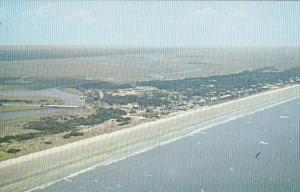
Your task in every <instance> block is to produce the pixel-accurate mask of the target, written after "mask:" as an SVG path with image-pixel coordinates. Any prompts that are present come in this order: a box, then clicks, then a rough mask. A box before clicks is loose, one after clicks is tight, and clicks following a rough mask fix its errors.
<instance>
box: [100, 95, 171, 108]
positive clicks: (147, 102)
mask: <svg viewBox="0 0 300 192" xmlns="http://www.w3.org/2000/svg"><path fill="white" fill-rule="evenodd" d="M101 101H102V102H106V103H108V104H110V105H112V104H119V105H127V104H129V103H136V104H138V105H140V106H143V107H144V108H147V107H148V106H156V107H159V106H162V105H167V104H169V103H170V101H169V100H168V99H165V98H163V97H161V96H160V95H159V94H156V93H153V94H151V95H148V94H143V95H128V96H112V95H105V96H104V97H103V99H102V100H101Z"/></svg>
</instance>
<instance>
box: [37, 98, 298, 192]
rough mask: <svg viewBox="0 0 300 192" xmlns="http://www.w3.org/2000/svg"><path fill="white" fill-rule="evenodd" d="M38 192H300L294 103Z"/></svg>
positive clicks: (239, 120)
mask: <svg viewBox="0 0 300 192" xmlns="http://www.w3.org/2000/svg"><path fill="white" fill-rule="evenodd" d="M259 152H260V154H259V155H258V157H257V158H255V156H256V154H257V153H259ZM43 191H120V192H121V191H122V192H134V191H145V192H147V191H148V192H151V191H153V192H154V191H155V192H156V191H164V192H177V191H178V192H182V191H189V192H204V191H205V192H206V191H207V192H209V191H211V192H219V191H224V192H227V191H228V192H235V191H236V192H239V191H249V192H252V191H261V192H267V191H272V192H275V191H285V192H287V191H293V192H296V191H300V100H294V101H291V102H288V103H284V104H281V105H278V106H276V107H273V108H270V109H267V110H264V111H261V112H258V113H255V114H253V115H251V116H248V117H244V118H240V119H237V120H234V121H231V122H228V123H225V124H222V125H219V126H216V127H214V128H211V129H208V130H205V131H203V132H199V133H196V134H193V135H191V136H190V137H186V138H183V139H181V140H178V141H176V142H173V143H169V144H166V145H163V146H160V147H158V148H156V149H153V150H151V151H148V152H145V153H142V154H139V155H136V156H133V157H130V158H127V159H125V160H122V161H119V162H116V163H113V164H111V165H108V166H104V167H98V168H96V169H94V170H91V171H89V172H85V173H83V174H80V175H77V176H75V177H73V178H68V179H65V180H63V181H61V182H59V183H56V184H54V185H52V186H49V187H48V188H46V189H43Z"/></svg>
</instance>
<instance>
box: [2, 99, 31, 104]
mask: <svg viewBox="0 0 300 192" xmlns="http://www.w3.org/2000/svg"><path fill="white" fill-rule="evenodd" d="M2 103H26V104H29V103H32V101H31V100H25V99H0V104H2Z"/></svg>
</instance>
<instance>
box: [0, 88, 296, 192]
mask: <svg viewBox="0 0 300 192" xmlns="http://www.w3.org/2000/svg"><path fill="white" fill-rule="evenodd" d="M299 97H300V85H294V86H287V87H284V88H280V89H275V90H270V91H267V92H264V93H260V94H256V95H251V96H248V97H244V98H241V99H236V100H232V101H228V102H225V103H221V104H217V105H212V106H205V107H201V108H199V109H195V110H191V111H187V112H180V113H177V114H176V115H173V116H170V117H166V118H162V119H159V120H157V121H152V122H146V123H143V124H141V125H137V126H133V127H131V128H128V129H122V130H120V131H115V132H112V133H109V134H104V135H100V136H95V137H92V138H88V139H84V140H81V141H77V142H74V143H69V144H66V145H63V146H58V147H54V148H51V149H47V150H44V151H40V152H36V153H32V154H29V155H25V156H21V157H18V158H15V159H9V160H6V161H2V162H0V175H1V181H0V189H1V191H24V190H28V189H31V188H33V187H36V186H40V185H43V184H45V183H47V182H49V181H58V180H59V179H62V178H65V177H68V176H70V175H74V174H79V173H80V172H82V171H84V170H86V169H89V168H91V167H93V166H96V165H105V164H109V163H111V162H115V161H118V160H120V159H124V158H126V157H128V156H131V155H134V154H137V153H140V152H142V151H146V150H149V149H152V148H155V147H157V146H159V145H162V144H164V143H168V142H171V141H174V140H177V139H179V138H181V137H184V136H186V135H188V134H191V133H193V132H195V131H199V130H203V129H207V128H210V127H213V126H214V125H217V124H221V123H224V122H227V121H230V120H233V119H236V118H239V117H243V116H247V115H249V114H252V113H254V112H257V111H260V110H263V109H266V108H270V107H272V106H275V105H278V104H280V103H283V102H286V101H289V100H293V99H296V98H299Z"/></svg>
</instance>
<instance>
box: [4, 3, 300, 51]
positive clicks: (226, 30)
mask: <svg viewBox="0 0 300 192" xmlns="http://www.w3.org/2000/svg"><path fill="white" fill-rule="evenodd" d="M0 22H1V25H0V44H17V45H18V44H30V45H32V44H39V45H40V44H42V45H49V44H56V45H70V44H71V45H122V46H130V45H132V46H160V45H164V46H177V45H179V46H300V2H293V1H291V2H275V1H272V2H267V1H263V2H258V1H254V2H244V1H240V2H236V1H229V2H219V1H214V2H203V1H200V2H196V1H192V2H186V1H185V2H180V1H175V2H171V1H167V2H166V1H149V2H147V1H141V2H137V1H131V2H130V1H129V2H121V1H120V2H118V1H113V2H108V1H102V2H98V1H79V0H75V1H67V0H63V1H58V0H57V1H29V0H25V1H10V0H7V1H6V0H1V1H0Z"/></svg>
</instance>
